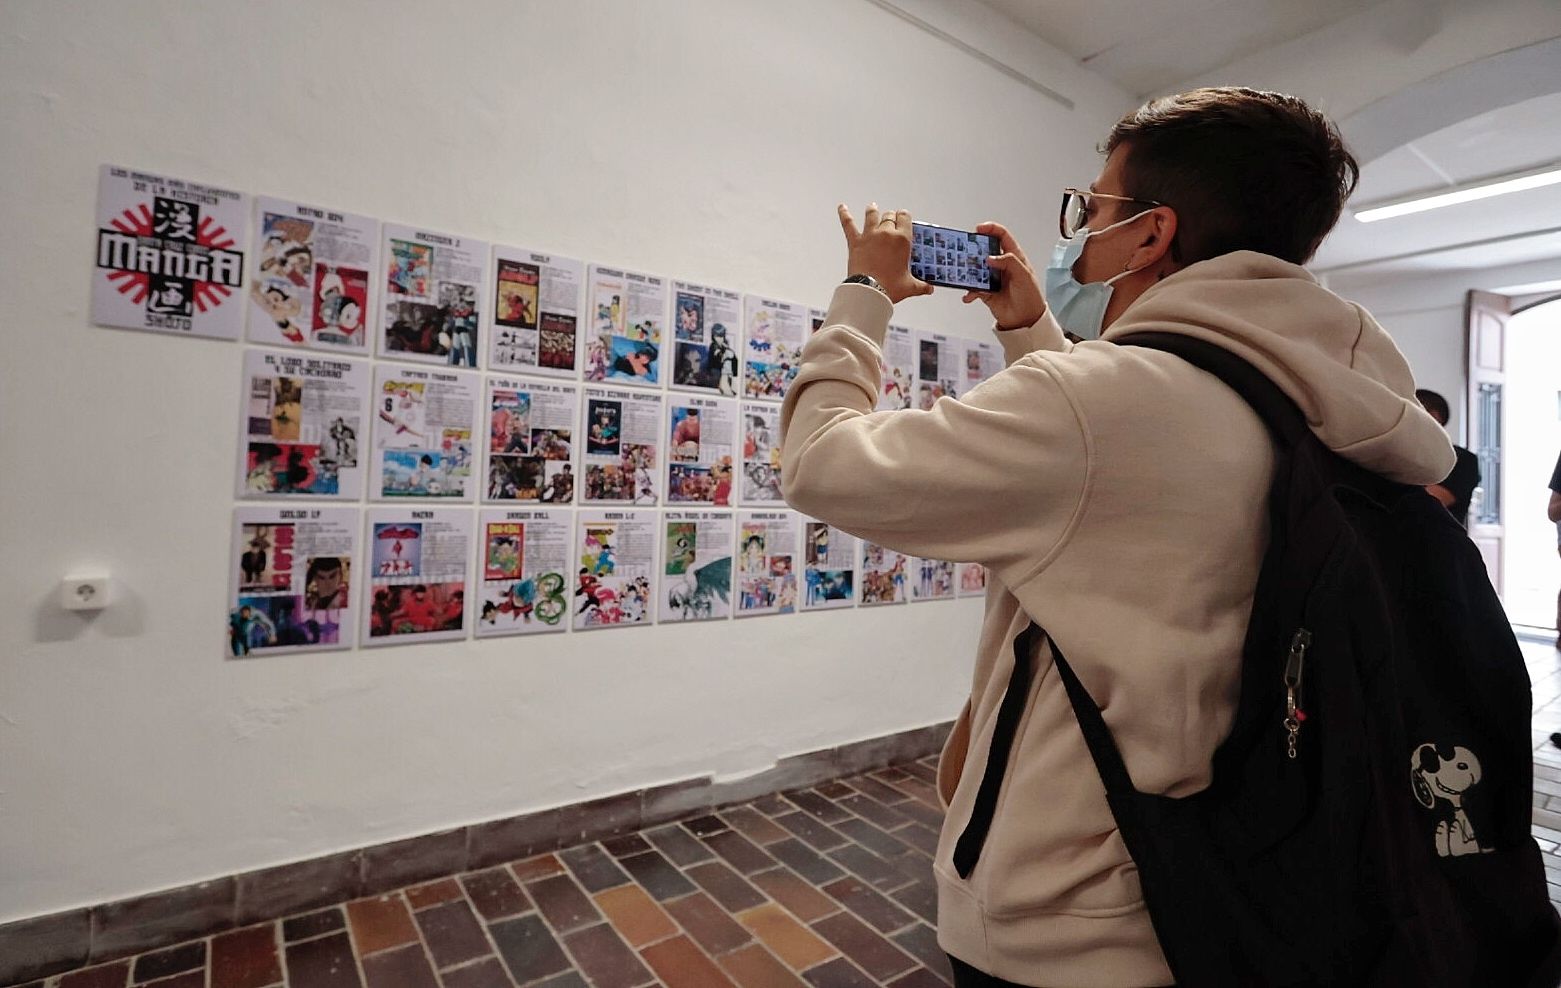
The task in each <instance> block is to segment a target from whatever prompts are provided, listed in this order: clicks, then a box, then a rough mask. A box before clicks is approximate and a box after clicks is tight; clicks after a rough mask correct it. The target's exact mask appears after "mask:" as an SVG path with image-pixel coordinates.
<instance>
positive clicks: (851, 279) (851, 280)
mask: <svg viewBox="0 0 1561 988" xmlns="http://www.w3.org/2000/svg"><path fill="white" fill-rule="evenodd" d="M841 284H842V285H866V286H867V287H868V288H871V289H873V290H874V291H876V292H878V294H880V295H882V296H883V297H884V298H889V293H888V292H886V291H884V288H883V286H882V285H880V284H879V283H878V279H877V278H874V277H873V276H872V275H870V274H850V275H846V279H845V281H842V282H841ZM889 301H890V303H891V304H892V303H893V302H894V299H889Z"/></svg>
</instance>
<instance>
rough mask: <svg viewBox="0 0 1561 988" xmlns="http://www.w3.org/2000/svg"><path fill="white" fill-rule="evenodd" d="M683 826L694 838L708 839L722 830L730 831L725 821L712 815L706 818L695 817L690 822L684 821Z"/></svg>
mask: <svg viewBox="0 0 1561 988" xmlns="http://www.w3.org/2000/svg"><path fill="white" fill-rule="evenodd" d="M683 826H684V827H685V828H686V829H687V830H688V832H689V833H691V834H693V835H694V836H695V837H708V836H710V835H711V834H718V833H720V832H721V831H723V830H727V829H730V828H728V827H727V825H726V821H725V820H723V819H721V818H720V817H718V816H716V815H715V814H714V813H711V814H708V815H706V816H696V817H694V819H692V820H684V821H683Z"/></svg>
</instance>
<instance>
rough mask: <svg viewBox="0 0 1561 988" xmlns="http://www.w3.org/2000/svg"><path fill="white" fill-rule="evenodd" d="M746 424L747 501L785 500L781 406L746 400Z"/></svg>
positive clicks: (744, 473) (744, 463)
mask: <svg viewBox="0 0 1561 988" xmlns="http://www.w3.org/2000/svg"><path fill="white" fill-rule="evenodd" d="M742 424H743V481H742V483H743V488H742V501H743V503H744V504H775V503H782V502H784V501H785V500H786V497H785V495H784V494H783V493H781V445H780V408H779V406H776V405H771V404H767V403H763V402H749V401H745V402H743V405H742Z"/></svg>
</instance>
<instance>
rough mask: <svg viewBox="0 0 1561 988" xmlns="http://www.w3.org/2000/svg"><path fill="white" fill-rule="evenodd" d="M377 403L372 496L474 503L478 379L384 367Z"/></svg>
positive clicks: (379, 372) (378, 376)
mask: <svg viewBox="0 0 1561 988" xmlns="http://www.w3.org/2000/svg"><path fill="white" fill-rule="evenodd" d="M374 401H375V403H376V412H375V419H374V463H373V473H372V477H373V481H374V486H373V488H372V489H371V491H370V496H371V497H374V498H381V499H396V498H410V497H425V498H443V499H454V500H470V498H471V493H472V486H473V485H472V483H471V479H472V474H473V465H472V459H473V456H474V449H473V443H472V427H473V424H474V420H475V417H476V411H477V379H476V378H475V377H470V376H467V375H463V374H456V373H450V372H445V371H433V370H418V369H414V368H409V367H394V366H390V365H387V364H380V365H379V366H377V367H376V368H375V387H374Z"/></svg>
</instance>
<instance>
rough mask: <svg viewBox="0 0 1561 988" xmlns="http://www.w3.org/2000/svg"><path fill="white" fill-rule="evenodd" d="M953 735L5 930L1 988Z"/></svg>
mask: <svg viewBox="0 0 1561 988" xmlns="http://www.w3.org/2000/svg"><path fill="white" fill-rule="evenodd" d="M951 726H952V725H951V723H948V722H945V723H942V724H934V725H931V726H929V727H923V728H917V729H915V730H911V731H902V732H900V733H898V734H888V735H884V736H883V737H877V738H869V739H867V740H865V741H856V742H852V743H850V744H843V745H839V746H837V747H834V748H825V749H821V750H818V751H811V752H808V753H806V754H802V755H794V756H792V757H790V758H784V759H782V760H780V761H779V762H777V763H776V764H775V766H774V767H773V768H771V769H769V770H768V771H765V772H760V773H758V774H756V775H752V776H748V777H746V778H744V779H741V780H739V781H737V782H725V783H716V782H715V781H714V780H713V779H712V778H711V777H710V776H703V777H700V778H694V779H687V780H684V781H681V782H673V783H669V784H667V785H660V786H652V787H650V788H646V789H636V790H633V791H631V792H624V793H618V794H616V795H612V796H604V797H602V798H600V799H593V800H590V801H588V802H584V803H575V804H572V805H569V806H559V807H555V808H553V809H549V810H542V811H540V812H536V813H528V814H525V815H522V816H514V817H507V818H505V819H501V820H489V821H487V822H484V823H474V824H470V825H467V826H464V827H456V828H454V829H452V830H443V831H440V832H438V833H432V834H423V835H421V836H418V837H412V838H408V839H406V840H398V841H393V842H391V843H388V844H376V845H372V846H369V847H360V848H357V849H355V850H351V851H342V852H340V853H337V854H328V855H325V856H323V857H318V858H311V859H309V860H307V861H298V862H294V863H293V864H286V865H278V866H276V867H273V868H262V869H259V870H258V871H250V872H245V873H243V874H239V875H229V876H226V877H224V878H219V879H215V880H213V881H209V882H201V883H199V884H196V885H184V886H180V887H179V888H173V889H166V890H164V891H161V892H153V893H150V894H148V895H142V896H136V897H135V898H131V899H121V900H118V901H115V902H105V903H101V904H99V905H96V906H84V907H82V908H79V909H70V910H66V911H64V912H59V913H53V914H51V915H46V916H36V917H33V918H30V919H23V920H18V921H16V922H12V923H6V924H4V925H0V985H14V984H21V983H24V982H28V981H32V980H34V979H37V978H44V977H48V976H50V975H54V974H59V973H61V972H64V971H70V970H73V969H75V968H78V967H83V966H85V965H88V964H97V963H101V962H103V961H110V960H115V959H118V958H121V957H128V956H131V955H133V954H138V953H141V952H143V951H147V950H156V949H158V948H159V947H166V946H169V945H171V944H175V943H180V942H182V941H185V940H194V939H197V938H200V937H205V936H209V935H211V934H213V933H219V932H221V931H223V930H228V929H232V928H235V927H239V926H247V925H249V924H251V923H259V922H263V921H266V920H274V919H281V918H283V917H286V916H291V915H293V914H295V913H300V912H305V911H307V910H310V909H315V908H318V907H321V906H328V905H332V904H334V903H338V902H346V901H349V900H352V899H357V898H361V897H362V896H366V895H378V894H380V893H382V892H388V891H390V890H392V889H397V888H401V887H403V886H406V885H414V884H417V883H419V882H426V881H430V880H432V879H435V878H443V877H445V876H447V875H455V874H459V873H461V872H465V871H471V870H473V869H477V868H487V867H490V866H492V865H497V864H502V863H504V862H507V861H515V860H518V859H520V858H527V857H531V856H532V855H534V854H542V853H544V852H547V851H556V850H560V849H562V848H566V847H572V846H574V845H576V844H584V843H588V842H590V841H595V840H602V839H604V838H608V837H616V836H619V835H621V834H626V833H632V832H634V831H636V830H642V829H644V828H646V827H652V826H656V825H658V824H662V823H667V822H670V821H672V820H677V819H679V818H682V817H686V816H693V815H696V814H700V813H707V812H709V811H710V810H713V809H719V808H720V807H723V806H729V805H732V804H734V803H744V802H748V801H749V800H752V799H757V798H758V797H760V796H764V795H766V794H768V793H774V792H785V791H787V790H790V789H798V788H802V787H805V786H811V785H815V784H817V783H820V782H825V781H827V780H829V779H837V778H841V777H842V776H849V775H856V774H859V773H862V772H866V771H869V770H871V769H876V768H882V767H884V766H886V765H893V764H895V763H898V762H906V761H912V760H914V759H917V758H923V757H926V756H927V755H930V754H936V753H937V752H938V750H939V749H940V748H941V747H942V745H943V740H944V738H946V737H947V736H948V732H949V728H950V727H951Z"/></svg>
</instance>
